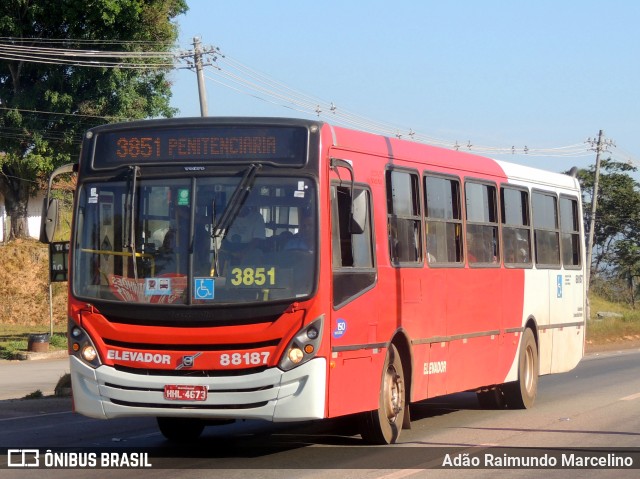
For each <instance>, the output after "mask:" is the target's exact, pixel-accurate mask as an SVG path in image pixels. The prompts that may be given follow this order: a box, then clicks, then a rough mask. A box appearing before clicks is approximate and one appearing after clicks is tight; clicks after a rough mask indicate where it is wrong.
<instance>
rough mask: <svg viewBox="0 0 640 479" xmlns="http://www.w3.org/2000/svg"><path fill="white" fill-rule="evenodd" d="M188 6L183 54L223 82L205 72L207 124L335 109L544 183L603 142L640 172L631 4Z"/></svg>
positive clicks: (637, 30)
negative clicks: (208, 49) (248, 82)
mask: <svg viewBox="0 0 640 479" xmlns="http://www.w3.org/2000/svg"><path fill="white" fill-rule="evenodd" d="M187 3H188V5H189V11H188V13H187V14H186V15H183V16H180V17H178V18H177V22H178V24H179V30H180V37H179V43H180V48H182V49H184V50H188V49H192V48H193V45H192V44H193V38H194V37H196V36H197V37H200V38H201V41H202V44H203V45H205V46H214V47H217V48H219V52H220V54H221V55H224V56H225V57H224V59H221V58H220V57H218V60H217V61H216V62H215V63H214V64H216V65H218V66H219V67H220V68H221V69H222V70H215V69H214V68H213V67H207V68H206V69H205V77H206V80H205V87H206V94H207V103H208V113H209V116H278V117H296V118H319V119H321V120H324V121H328V122H333V121H332V120H333V119H334V118H335V116H334V115H333V114H332V113H331V112H330V111H329V108H327V105H331V104H333V105H334V106H335V107H336V108H337V111H340V112H341V113H346V112H348V113H349V114H352V115H355V116H357V118H358V119H365V121H369V122H374V123H376V124H384V125H385V126H391V127H392V128H394V129H395V130H397V132H398V133H399V134H401V135H403V137H404V138H408V133H409V132H415V133H417V134H419V135H420V136H421V137H428V139H429V140H428V142H431V143H434V141H432V140H431V139H434V140H435V142H436V143H439V142H442V143H444V144H449V145H453V144H455V143H457V144H458V145H460V147H461V148H460V149H461V150H465V149H467V145H468V144H471V151H474V150H473V149H474V148H475V147H476V146H481V145H482V146H484V147H495V148H500V149H503V151H505V150H507V151H511V148H512V147H515V148H514V150H513V151H514V152H515V154H509V153H507V154H497V152H492V151H488V150H486V148H485V150H483V151H481V152H478V151H474V152H476V153H479V154H483V155H485V156H492V157H494V158H497V159H501V160H505V161H514V162H516V163H522V164H526V165H529V166H536V167H539V168H544V169H549V170H552V171H566V170H568V169H570V168H571V167H572V166H578V167H583V168H584V167H588V166H589V165H593V164H594V163H595V152H594V151H590V150H589V149H588V146H587V144H586V143H585V141H586V140H587V138H592V139H593V138H595V137H597V135H598V132H599V130H603V131H604V134H605V137H606V138H607V139H609V140H611V141H613V142H614V143H615V147H613V146H612V147H610V148H609V151H610V152H611V153H610V154H605V155H606V156H604V157H603V158H605V157H608V156H611V155H613V158H614V159H616V160H619V161H627V162H629V161H630V162H632V163H633V164H634V165H635V166H636V167H640V82H639V79H640V2H638V1H636V0H609V1H607V2H602V1H592V0H581V1H575V0H536V1H530V0H504V1H498V0H477V1H473V0H450V1H446V0H438V1H435V0H393V1H388V0H387V1H382V0H367V1H365V0H323V1H305V0H262V1H259V0H187ZM209 58H211V57H209ZM228 62H238V63H239V64H241V65H243V66H244V67H247V68H248V69H251V71H253V72H254V74H259V75H261V77H263V78H264V77H266V78H268V79H270V80H272V81H273V82H278V83H277V84H278V85H286V87H288V88H289V89H291V91H293V90H295V91H296V92H300V93H301V94H304V95H305V98H313V99H321V100H322V101H324V102H325V103H323V105H324V107H323V108H322V110H323V111H322V112H321V114H320V116H318V115H317V114H316V113H315V112H314V111H312V110H313V108H312V109H300V108H297V107H292V104H291V103H290V102H288V101H287V100H286V99H283V98H275V97H273V96H270V95H268V94H267V93H265V92H256V91H248V90H246V89H242V88H239V87H238V83H234V82H233V81H230V80H229V77H228V76H225V75H223V74H222V73H221V72H225V73H230V74H237V72H234V70H232V69H230V67H229V63H228ZM242 71H243V72H246V71H248V70H242ZM244 74H245V73H242V75H244ZM171 79H172V81H173V82H174V84H173V90H172V91H173V99H172V105H173V106H174V107H176V108H177V109H178V110H179V114H178V116H199V115H200V106H199V97H198V87H197V80H196V75H195V73H194V71H192V70H189V69H183V70H179V71H177V72H176V73H173V74H172V76H171ZM246 79H250V78H249V77H246ZM274 84H275V83H274ZM238 90H242V91H238ZM287 91H289V90H287ZM334 123H335V122H334ZM572 145H573V146H572ZM568 146H572V148H568V149H558V150H556V148H563V147H568ZM525 147H526V148H527V149H528V150H529V151H531V152H534V151H536V150H543V151H540V152H539V154H525V153H524V151H525ZM561 153H563V154H561ZM569 153H573V154H571V155H570V156H567V155H568V154H569ZM549 155H551V156H549Z"/></svg>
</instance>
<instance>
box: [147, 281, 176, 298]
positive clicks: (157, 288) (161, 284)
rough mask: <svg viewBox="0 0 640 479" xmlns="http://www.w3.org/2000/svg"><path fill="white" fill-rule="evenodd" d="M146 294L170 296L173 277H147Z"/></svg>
mask: <svg viewBox="0 0 640 479" xmlns="http://www.w3.org/2000/svg"><path fill="white" fill-rule="evenodd" d="M144 294H145V296H152V295H155V294H159V295H163V296H170V295H171V278H145V280H144Z"/></svg>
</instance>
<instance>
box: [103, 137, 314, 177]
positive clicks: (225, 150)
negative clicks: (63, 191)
mask: <svg viewBox="0 0 640 479" xmlns="http://www.w3.org/2000/svg"><path fill="white" fill-rule="evenodd" d="M306 151H307V130H306V128H301V127H217V126H207V127H190V128H186V127H184V126H183V127H175V128H155V129H154V128H148V129H136V130H120V131H113V132H104V133H99V134H98V135H97V138H96V148H95V150H94V157H93V166H94V168H96V169H105V168H114V167H120V166H123V165H129V164H133V165H135V164H138V165H139V164H167V163H171V162H177V163H190V164H193V163H218V162H225V163H229V162H233V163H236V162H239V163H242V162H261V163H273V164H281V165H285V166H303V165H304V164H305V161H306Z"/></svg>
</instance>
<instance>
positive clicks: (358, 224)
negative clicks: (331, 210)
mask: <svg viewBox="0 0 640 479" xmlns="http://www.w3.org/2000/svg"><path fill="white" fill-rule="evenodd" d="M351 204H352V206H351V221H350V225H349V233H351V234H355V235H360V234H362V233H364V231H365V228H366V226H367V206H368V205H367V194H366V190H353V198H352V203H351Z"/></svg>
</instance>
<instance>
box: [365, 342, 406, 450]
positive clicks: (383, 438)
mask: <svg viewBox="0 0 640 479" xmlns="http://www.w3.org/2000/svg"><path fill="white" fill-rule="evenodd" d="M405 401H406V398H405V387H404V372H403V368H402V359H401V358H400V354H398V350H397V349H396V347H395V346H394V345H391V346H390V347H389V349H388V351H387V357H386V358H385V361H384V367H383V369H382V382H381V385H380V395H379V397H378V409H377V410H375V411H368V412H365V413H362V415H361V418H360V434H361V435H362V439H364V441H365V442H367V443H369V444H393V443H395V442H396V441H397V440H398V438H399V437H400V431H402V425H403V422H404V415H405V408H406V404H405Z"/></svg>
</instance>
